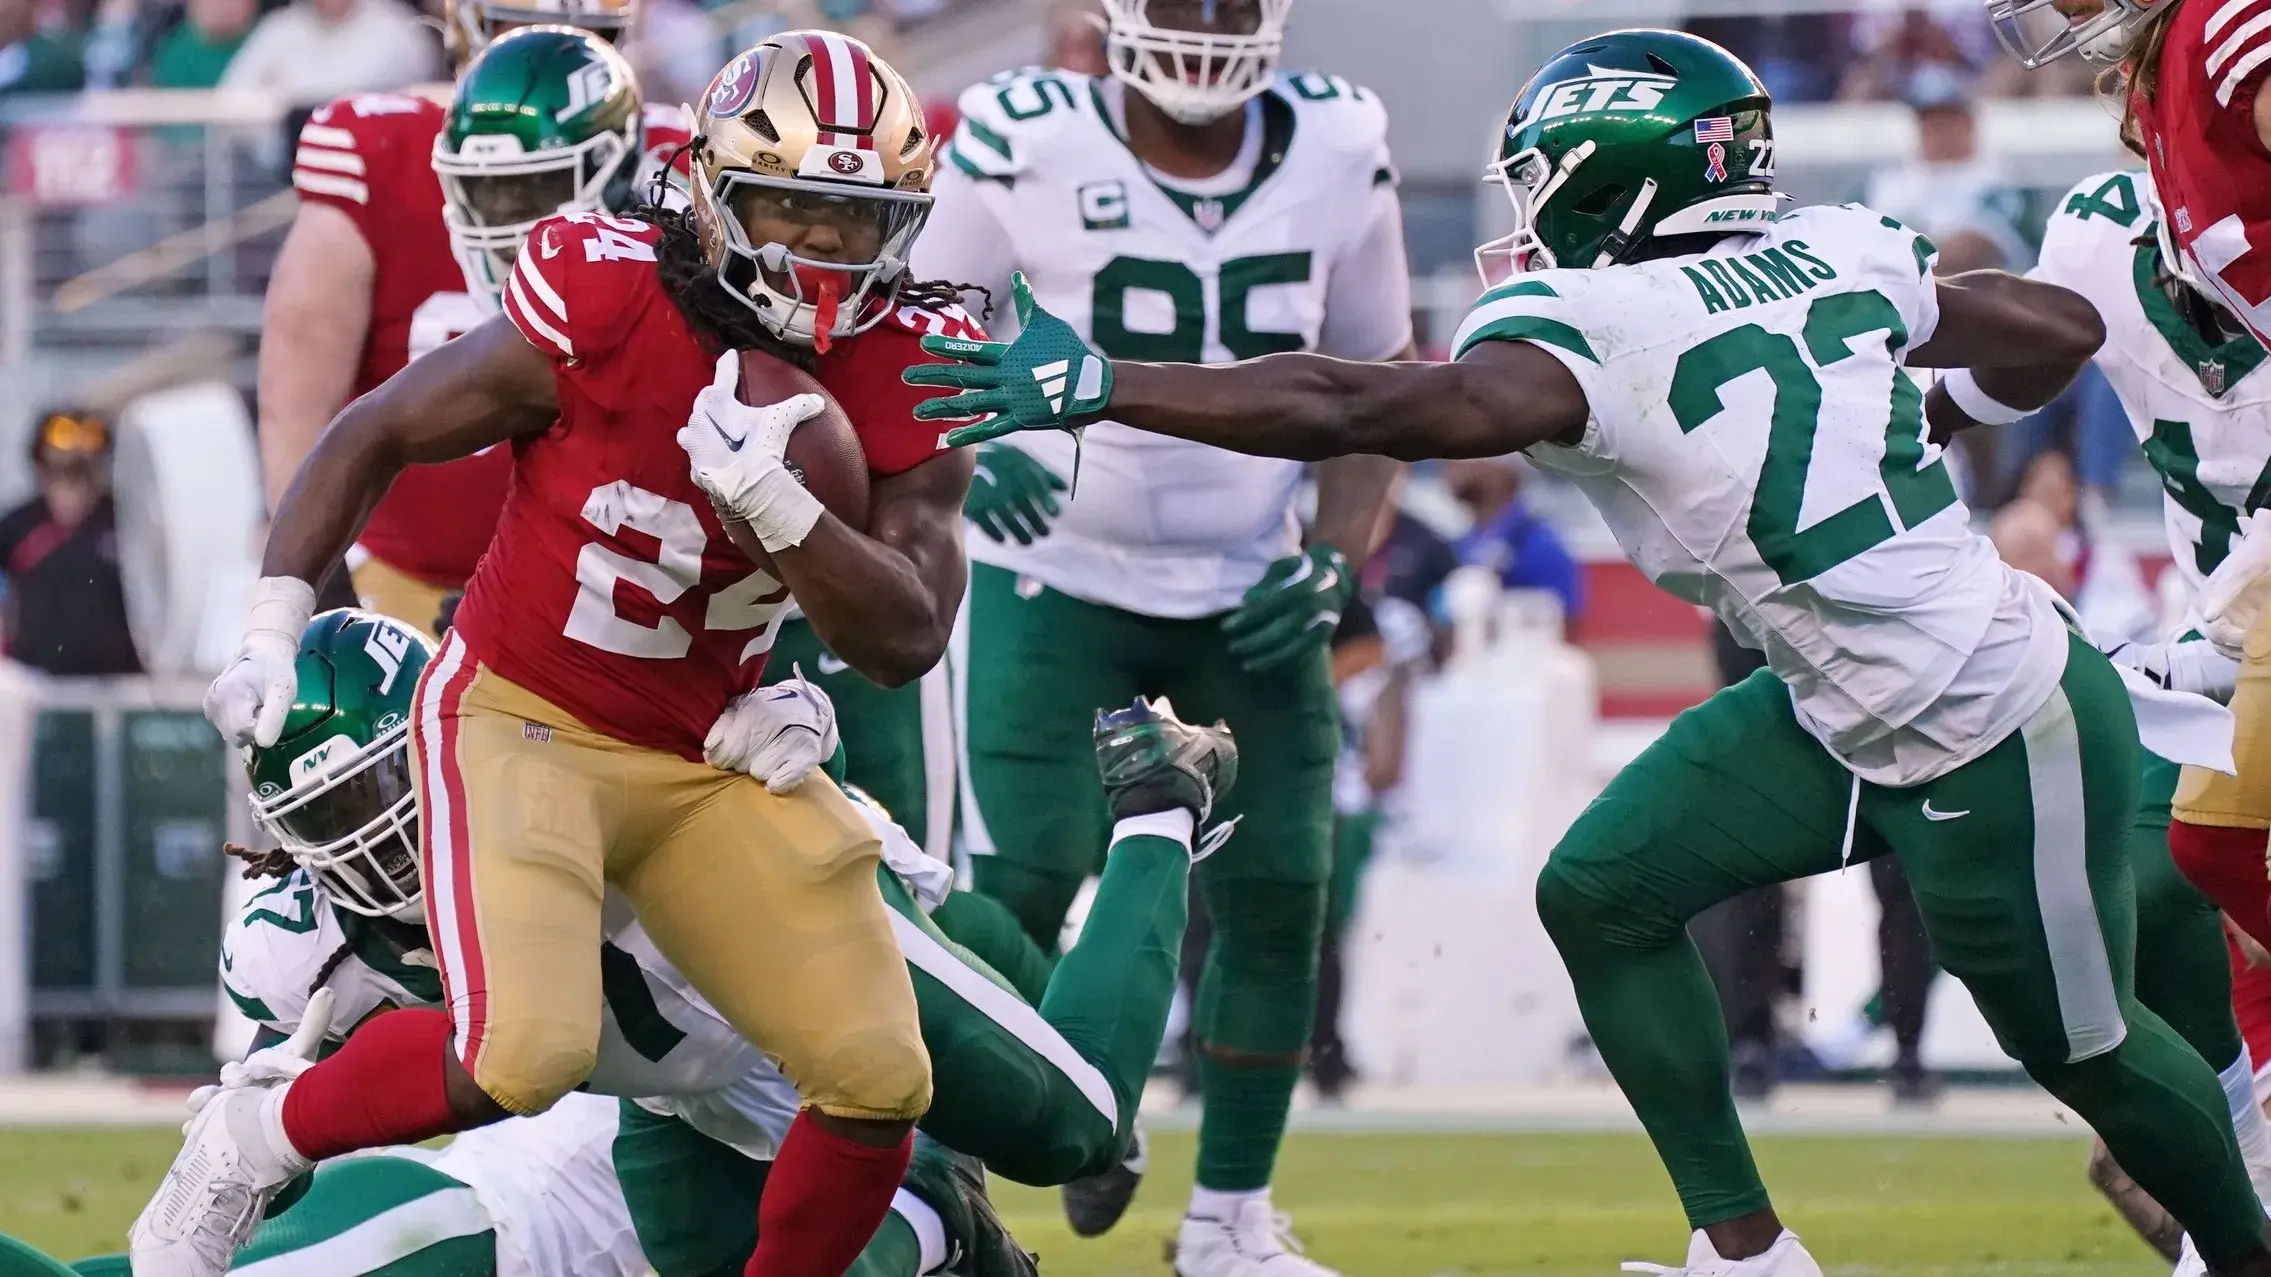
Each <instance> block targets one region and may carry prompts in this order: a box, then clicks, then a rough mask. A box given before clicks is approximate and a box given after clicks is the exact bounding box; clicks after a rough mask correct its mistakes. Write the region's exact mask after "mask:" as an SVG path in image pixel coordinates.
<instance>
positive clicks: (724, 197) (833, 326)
mask: <svg viewBox="0 0 2271 1277" xmlns="http://www.w3.org/2000/svg"><path fill="white" fill-rule="evenodd" d="M694 132H695V138H694V149H693V155H692V157H691V159H692V173H693V188H694V189H693V193H692V194H693V201H692V202H693V215H694V226H695V229H696V230H697V231H699V232H700V234H701V237H702V252H703V254H704V256H706V257H707V258H708V259H709V263H710V265H711V267H712V268H713V269H715V270H716V271H717V275H718V282H719V283H721V284H723V285H725V290H726V292H728V293H730V294H732V296H733V297H734V298H735V300H737V301H740V302H742V303H743V304H745V305H747V306H748V307H749V308H750V309H751V310H753V311H755V312H756V313H757V319H758V322H760V323H762V324H763V325H764V326H765V328H766V330H767V331H769V332H771V333H773V334H774V335H775V336H777V337H779V338H780V339H781V340H783V341H787V342H791V343H794V344H796V345H800V346H812V347H814V348H816V349H819V350H826V349H827V348H828V345H829V343H830V342H831V341H834V340H836V339H839V338H843V337H849V336H851V335H852V334H854V333H858V332H863V331H865V330H867V329H868V328H871V327H873V326H875V325H876V324H877V323H880V322H882V320H883V317H884V316H885V315H888V314H889V313H890V312H891V308H892V307H893V306H894V305H895V304H896V303H897V300H898V296H899V292H900V289H901V288H903V287H904V286H905V284H906V277H907V254H908V250H909V249H911V248H912V247H913V245H914V242H915V237H916V236H917V235H918V234H920V233H921V232H922V228H923V222H924V220H925V219H926V218H928V217H929V216H930V200H931V197H930V183H931V174H932V171H933V163H934V156H933V153H932V146H931V138H930V133H929V131H928V130H927V129H925V128H924V127H923V111H922V104H921V103H920V102H918V101H917V100H916V99H915V91H914V89H913V88H912V87H910V86H909V85H908V83H907V81H906V79H905V78H904V77H902V76H901V75H900V74H899V73H898V72H897V71H895V70H893V69H891V67H890V65H889V64H888V63H886V62H884V60H883V59H881V58H879V57H877V56H875V54H874V53H873V52H872V51H870V50H869V49H868V47H867V46H866V45H864V44H862V43H860V42H859V41H857V40H855V39H852V38H851V37H850V36H845V35H838V34H836V33H835V32H832V31H789V32H784V33H782V34H780V35H777V36H774V37H772V38H771V39H768V40H766V41H765V42H764V43H762V44H760V45H757V46H756V47H755V48H752V49H750V50H748V51H746V52H744V53H743V54H741V55H740V56H739V57H737V58H735V59H734V60H733V61H731V62H728V63H727V64H726V67H725V69H724V70H723V71H720V72H718V74H717V78H716V79H714V80H712V81H710V87H709V89H708V90H707V91H706V92H704V93H703V95H702V101H701V105H700V106H699V107H698V108H697V110H696V112H695V119H694Z"/></svg>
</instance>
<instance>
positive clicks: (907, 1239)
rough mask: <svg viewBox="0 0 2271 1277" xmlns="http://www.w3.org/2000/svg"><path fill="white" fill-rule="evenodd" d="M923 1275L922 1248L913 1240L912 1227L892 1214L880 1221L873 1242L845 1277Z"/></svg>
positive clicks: (897, 1215)
mask: <svg viewBox="0 0 2271 1277" xmlns="http://www.w3.org/2000/svg"><path fill="white" fill-rule="evenodd" d="M922 1271H923V1244H922V1242H921V1241H920V1240H918V1239H917V1238H916V1236H915V1226H914V1225H913V1224H910V1223H908V1222H907V1221H906V1219H905V1217H904V1216H902V1215H900V1214H899V1212H897V1211H893V1212H891V1213H890V1214H888V1215H885V1216H884V1217H883V1225H882V1226H881V1227H880V1228H877V1229H876V1230H875V1238H874V1240H872V1241H870V1242H868V1244H867V1249H866V1250H863V1251H861V1252H860V1257H859V1258H858V1259H855V1260H853V1261H852V1266H851V1267H850V1268H849V1269H847V1270H845V1272H844V1277H922Z"/></svg>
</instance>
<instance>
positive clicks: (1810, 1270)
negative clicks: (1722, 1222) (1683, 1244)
mask: <svg viewBox="0 0 2271 1277" xmlns="http://www.w3.org/2000/svg"><path fill="white" fill-rule="evenodd" d="M1624 1270H1625V1271H1626V1272H1628V1273H1655V1274H1657V1277H1822V1266H1821V1265H1820V1264H1817V1263H1815V1262H1814V1257H1813V1256H1812V1255H1809V1254H1807V1253H1806V1248H1805V1247H1804V1246H1801V1245H1799V1244H1798V1234H1796V1233H1793V1232H1791V1231H1790V1230H1789V1229H1787V1228H1785V1229H1783V1230H1782V1235H1781V1236H1780V1237H1777V1238H1775V1239H1774V1244H1773V1245H1772V1246H1769V1247H1767V1248H1766V1250H1765V1251H1764V1252H1762V1253H1760V1254H1757V1255H1753V1256H1751V1257H1750V1258H1749V1259H1721V1258H1720V1257H1719V1252H1718V1250H1717V1249H1715V1248H1714V1247H1713V1246H1712V1245H1711V1239H1710V1238H1709V1237H1706V1236H1704V1235H1703V1232H1702V1230H1701V1229H1698V1230H1697V1231H1696V1234H1695V1236H1693V1237H1691V1238H1689V1239H1688V1244H1687V1263H1685V1264H1683V1265H1681V1266H1680V1267H1678V1268H1667V1267H1665V1266H1664V1265H1662V1264H1637V1263H1635V1264H1626V1265H1624Z"/></svg>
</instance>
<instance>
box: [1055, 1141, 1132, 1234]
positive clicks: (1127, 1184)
mask: <svg viewBox="0 0 2271 1277" xmlns="http://www.w3.org/2000/svg"><path fill="white" fill-rule="evenodd" d="M1150 1165H1151V1149H1150V1147H1149V1145H1148V1142H1147V1141H1146V1140H1145V1138H1144V1133H1143V1119H1141V1118H1137V1119H1136V1123H1135V1131H1134V1137H1133V1138H1132V1139H1130V1140H1129V1141H1128V1155H1127V1156H1126V1157H1125V1158H1122V1159H1121V1161H1120V1164H1119V1165H1117V1166H1114V1167H1112V1168H1111V1169H1110V1170H1107V1171H1104V1172H1102V1173H1100V1174H1096V1175H1091V1176H1089V1177H1088V1178H1086V1179H1076V1180H1074V1181H1072V1182H1071V1183H1069V1184H1066V1185H1064V1186H1063V1187H1062V1188H1060V1189H1058V1190H1057V1191H1058V1193H1059V1194H1060V1195H1061V1196H1062V1197H1063V1198H1064V1203H1065V1222H1066V1223H1068V1224H1070V1225H1072V1231H1073V1235H1074V1236H1076V1237H1102V1236H1103V1235H1104V1234H1106V1233H1108V1232H1111V1231H1112V1225H1114V1224H1117V1223H1119V1222H1120V1216H1122V1215H1125V1214H1127V1213H1128V1203H1130V1202H1132V1201H1134V1200H1135V1194H1136V1186H1137V1185H1139V1184H1141V1183H1143V1173H1144V1170H1145V1169H1146V1168H1148V1167H1149V1166H1150Z"/></svg>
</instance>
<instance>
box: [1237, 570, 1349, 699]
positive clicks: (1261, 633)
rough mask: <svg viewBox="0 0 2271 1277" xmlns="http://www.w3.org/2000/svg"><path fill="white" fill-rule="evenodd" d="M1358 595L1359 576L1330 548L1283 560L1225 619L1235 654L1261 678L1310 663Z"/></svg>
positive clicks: (1330, 636)
mask: <svg viewBox="0 0 2271 1277" xmlns="http://www.w3.org/2000/svg"><path fill="white" fill-rule="evenodd" d="M1355 594H1356V575H1355V574H1354V573H1352V572H1350V571H1349V570H1348V560H1347V559H1345V558H1342V557H1341V552H1340V551H1338V550H1336V549H1334V548H1333V547H1331V546H1329V545H1313V546H1310V547H1309V548H1308V549H1306V550H1303V551H1302V552H1301V553H1299V554H1293V555H1288V556H1286V557H1285V558H1282V559H1279V560H1278V561H1277V562H1275V563H1272V564H1270V566H1269V568H1268V570H1266V571H1264V572H1263V573H1262V579H1261V580H1259V581H1256V582H1255V583H1254V585H1253V587H1252V588H1251V589H1248V590H1247V591H1246V597H1245V599H1244V600H1242V601H1241V602H1240V603H1239V604H1238V609H1237V610H1236V611H1234V612H1232V613H1231V614H1230V615H1228V616H1226V617H1224V618H1222V630H1223V632H1224V633H1225V634H1228V635H1229V636H1230V654H1231V655H1233V656H1235V657H1237V658H1238V660H1239V663H1240V664H1243V665H1244V666H1245V667H1246V668H1247V669H1248V670H1251V671H1253V672H1255V673H1257V674H1258V673H1262V672H1264V671H1267V670H1275V669H1283V668H1286V667H1288V666H1291V665H1293V664H1294V663H1295V662H1298V661H1302V660H1306V659H1308V658H1310V657H1312V656H1314V655H1315V654H1316V653H1318V652H1321V651H1323V650H1324V648H1325V645H1326V644H1327V643H1328V642H1330V641H1331V640H1332V637H1333V629H1334V628H1335V627H1336V626H1338V625H1339V624H1340V623H1341V609H1342V608H1343V607H1345V606H1347V604H1348V601H1349V599H1350V598H1352V597H1354V596H1355Z"/></svg>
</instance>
